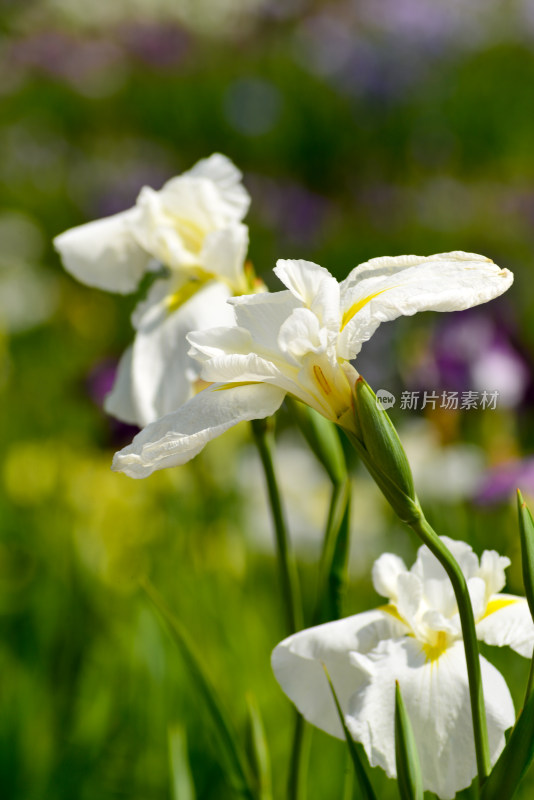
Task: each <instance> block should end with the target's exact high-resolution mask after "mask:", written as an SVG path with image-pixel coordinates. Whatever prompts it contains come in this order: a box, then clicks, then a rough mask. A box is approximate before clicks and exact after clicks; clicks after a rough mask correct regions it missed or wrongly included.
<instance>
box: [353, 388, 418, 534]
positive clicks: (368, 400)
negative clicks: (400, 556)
mask: <svg viewBox="0 0 534 800" xmlns="http://www.w3.org/2000/svg"><path fill="white" fill-rule="evenodd" d="M354 415H355V418H356V430H357V431H358V433H357V434H356V435H353V436H351V437H350V438H351V441H352V442H353V444H354V446H355V447H356V450H357V451H358V453H359V454H360V456H361V458H362V460H363V461H364V463H365V465H366V467H367V469H368V470H369V472H370V473H371V475H372V477H373V478H374V480H375V481H376V483H377V484H378V486H379V488H380V489H381V491H382V492H383V494H384V495H385V497H386V498H387V500H388V501H389V503H390V504H391V506H392V507H393V509H394V511H395V512H396V513H397V514H398V516H399V517H400V518H401V519H402V520H404V521H406V522H410V521H412V520H414V519H416V518H418V517H419V515H420V510H419V504H418V502H417V498H416V495H415V488H414V484H413V477H412V471H411V469H410V465H409V463H408V459H407V458H406V453H405V452H404V449H403V447H402V444H401V442H400V439H399V437H398V434H397V431H396V430H395V428H394V426H393V424H392V422H391V420H390V418H389V417H388V415H387V414H386V412H385V411H384V409H383V408H382V406H381V405H380V403H379V402H378V401H377V399H376V395H375V393H374V392H373V390H372V389H371V387H370V386H369V384H368V383H367V382H366V381H365V380H364V379H363V378H362V377H361V375H360V376H359V377H358V380H357V381H356V383H355V385H354Z"/></svg>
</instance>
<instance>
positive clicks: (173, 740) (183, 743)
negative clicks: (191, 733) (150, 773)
mask: <svg viewBox="0 0 534 800" xmlns="http://www.w3.org/2000/svg"><path fill="white" fill-rule="evenodd" d="M168 737H169V761H170V766H171V776H172V798H173V800H195V797H196V794H195V785H194V783H193V776H192V775H191V767H190V766H189V755H188V752H187V737H186V733H185V728H183V727H182V726H181V725H172V726H169V733H168Z"/></svg>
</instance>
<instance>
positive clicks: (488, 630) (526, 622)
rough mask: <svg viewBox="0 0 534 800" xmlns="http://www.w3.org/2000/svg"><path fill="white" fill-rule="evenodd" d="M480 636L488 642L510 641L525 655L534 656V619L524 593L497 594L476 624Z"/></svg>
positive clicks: (515, 648)
mask: <svg viewBox="0 0 534 800" xmlns="http://www.w3.org/2000/svg"><path fill="white" fill-rule="evenodd" d="M476 629H477V636H478V638H479V639H481V640H482V641H483V642H486V644H494V645H497V646H498V647H503V646H504V645H507V646H508V647H511V648H512V650H515V651H516V653H519V655H521V656H525V658H531V657H532V650H533V647H534V623H533V622H532V616H531V613H530V609H529V607H528V603H527V601H526V600H525V598H524V597H517V596H516V595H513V594H497V595H495V596H494V597H492V598H491V599H490V601H489V603H488V605H487V608H486V613H485V615H484V616H483V617H482V619H481V620H480V621H479V622H477V625H476Z"/></svg>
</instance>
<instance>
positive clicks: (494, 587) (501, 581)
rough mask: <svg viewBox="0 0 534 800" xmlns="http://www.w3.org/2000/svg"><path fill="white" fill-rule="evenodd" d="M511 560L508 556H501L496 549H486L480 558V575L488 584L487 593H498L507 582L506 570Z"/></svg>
mask: <svg viewBox="0 0 534 800" xmlns="http://www.w3.org/2000/svg"><path fill="white" fill-rule="evenodd" d="M510 564H511V561H510V559H509V558H507V557H506V556H500V555H499V554H498V553H497V552H496V551H495V550H484V552H483V553H482V557H481V559H480V568H479V570H478V573H477V575H478V577H479V578H482V580H483V581H484V582H485V584H486V595H487V599H489V597H490V595H492V594H497V592H500V591H501V589H502V588H503V587H504V585H505V583H506V576H505V574H504V570H505V569H506V567H509V566H510Z"/></svg>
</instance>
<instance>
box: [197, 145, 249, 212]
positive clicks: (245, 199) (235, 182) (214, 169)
mask: <svg viewBox="0 0 534 800" xmlns="http://www.w3.org/2000/svg"><path fill="white" fill-rule="evenodd" d="M184 174H185V175H192V176H193V177H194V178H206V179H208V180H210V181H212V182H213V183H214V184H215V185H216V186H217V188H218V190H219V194H220V197H221V200H222V201H223V202H224V205H225V213H226V215H227V217H228V221H229V222H230V221H236V222H239V221H241V220H242V219H243V218H244V217H245V215H246V213H247V211H248V209H249V206H250V195H249V193H248V192H247V190H246V189H245V187H244V186H243V184H242V183H241V180H242V178H243V175H242V173H241V172H240V170H238V168H237V167H236V166H235V164H234V163H233V162H232V161H230V159H229V158H227V157H226V156H223V155H222V154H221V153H214V154H213V155H212V156H210V157H209V158H203V159H202V160H201V161H199V162H198V163H196V164H195V166H194V167H192V168H191V169H190V170H188V172H185V173H184Z"/></svg>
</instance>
